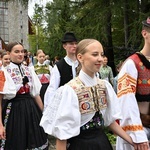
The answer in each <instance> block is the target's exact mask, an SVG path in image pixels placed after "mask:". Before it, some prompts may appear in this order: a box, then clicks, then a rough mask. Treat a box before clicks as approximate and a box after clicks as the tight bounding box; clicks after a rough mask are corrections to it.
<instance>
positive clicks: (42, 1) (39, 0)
mask: <svg viewBox="0 0 150 150" xmlns="http://www.w3.org/2000/svg"><path fill="white" fill-rule="evenodd" d="M50 1H52V0H29V5H28V15H29V17H30V18H31V17H32V16H33V13H34V5H35V3H37V4H39V5H40V6H42V5H43V6H45V5H46V3H47V2H50Z"/></svg>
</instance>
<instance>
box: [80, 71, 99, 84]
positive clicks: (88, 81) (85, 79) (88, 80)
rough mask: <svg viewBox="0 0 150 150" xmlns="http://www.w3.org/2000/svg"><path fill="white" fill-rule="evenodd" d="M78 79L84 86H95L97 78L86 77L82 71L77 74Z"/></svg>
mask: <svg viewBox="0 0 150 150" xmlns="http://www.w3.org/2000/svg"><path fill="white" fill-rule="evenodd" d="M79 79H80V80H81V81H82V82H83V83H84V85H85V86H94V85H96V84H97V77H96V76H94V77H93V78H92V77H90V76H89V75H87V74H86V73H85V72H84V71H83V70H81V71H80V73H79Z"/></svg>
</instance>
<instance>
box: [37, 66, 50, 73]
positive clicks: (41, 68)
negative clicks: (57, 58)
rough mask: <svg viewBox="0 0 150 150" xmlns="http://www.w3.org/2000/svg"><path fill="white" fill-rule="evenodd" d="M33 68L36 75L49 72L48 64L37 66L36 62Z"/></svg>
mask: <svg viewBox="0 0 150 150" xmlns="http://www.w3.org/2000/svg"><path fill="white" fill-rule="evenodd" d="M34 70H35V73H36V74H37V75H39V74H50V71H49V67H48V65H42V66H39V65H37V64H36V65H35V66H34Z"/></svg>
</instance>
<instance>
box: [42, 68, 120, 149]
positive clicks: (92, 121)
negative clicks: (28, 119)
mask: <svg viewBox="0 0 150 150" xmlns="http://www.w3.org/2000/svg"><path fill="white" fill-rule="evenodd" d="M118 118H121V114H120V106H119V105H118V102H117V97H116V94H115V92H114V90H113V88H112V86H111V85H110V83H109V82H107V81H104V80H101V79H99V78H97V77H96V76H95V77H94V78H91V77H90V76H88V75H87V74H86V73H85V72H83V71H82V70H81V71H80V73H79V76H78V77H76V78H74V79H72V80H71V81H70V82H69V83H67V84H65V85H64V86H61V87H60V88H58V90H56V92H55V94H54V96H53V97H51V99H50V101H49V105H48V106H47V108H46V110H45V111H44V113H43V116H42V119H41V122H40V125H41V126H42V127H43V128H44V130H45V132H46V133H48V134H50V135H53V136H55V137H56V138H58V139H61V140H67V143H68V144H67V149H68V150H104V149H105V150H112V147H111V145H110V143H109V141H108V139H107V137H106V135H105V134H104V131H103V128H102V127H103V124H104V123H105V125H106V126H109V125H110V124H111V123H112V122H113V121H115V120H116V119H118Z"/></svg>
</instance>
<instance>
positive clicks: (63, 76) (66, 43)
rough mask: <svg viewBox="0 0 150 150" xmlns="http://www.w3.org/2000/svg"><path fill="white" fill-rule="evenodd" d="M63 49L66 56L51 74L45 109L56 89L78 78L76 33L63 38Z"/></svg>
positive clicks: (70, 33) (68, 33)
mask: <svg viewBox="0 0 150 150" xmlns="http://www.w3.org/2000/svg"><path fill="white" fill-rule="evenodd" d="M62 45H63V48H64V49H65V50H66V56H65V57H64V58H62V59H61V60H59V61H58V62H57V63H56V65H55V66H54V68H53V69H52V73H51V82H50V84H49V86H48V88H47V90H46V93H45V97H44V108H46V107H47V105H48V104H49V98H50V97H52V96H53V93H54V92H55V91H56V89H57V88H58V87H60V86H62V85H64V84H65V83H67V82H68V81H70V80H71V79H73V78H74V77H75V76H76V68H77V66H78V61H77V59H76V55H75V53H76V47H77V38H76V37H75V35H74V33H72V32H66V33H65V35H64V37H63V38H62Z"/></svg>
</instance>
